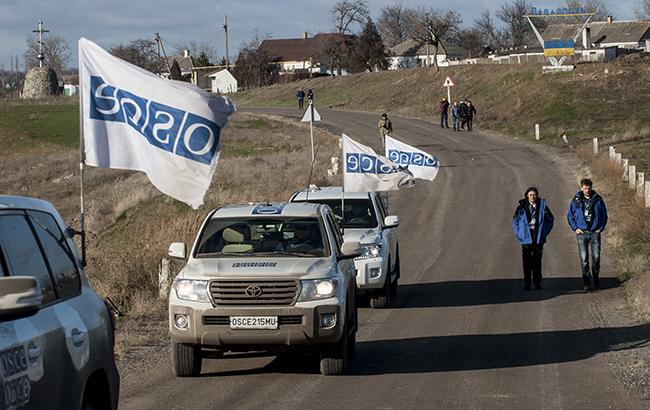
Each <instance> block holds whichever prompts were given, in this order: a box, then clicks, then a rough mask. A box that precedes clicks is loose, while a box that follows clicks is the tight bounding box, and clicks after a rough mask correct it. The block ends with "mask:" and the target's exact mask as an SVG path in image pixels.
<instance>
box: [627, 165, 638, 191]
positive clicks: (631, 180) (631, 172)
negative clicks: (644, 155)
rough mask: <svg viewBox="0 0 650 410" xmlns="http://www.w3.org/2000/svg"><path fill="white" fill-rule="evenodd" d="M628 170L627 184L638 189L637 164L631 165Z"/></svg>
mask: <svg viewBox="0 0 650 410" xmlns="http://www.w3.org/2000/svg"><path fill="white" fill-rule="evenodd" d="M627 170H628V172H627V186H628V187H629V188H630V189H636V165H630V166H629V167H628V168H627Z"/></svg>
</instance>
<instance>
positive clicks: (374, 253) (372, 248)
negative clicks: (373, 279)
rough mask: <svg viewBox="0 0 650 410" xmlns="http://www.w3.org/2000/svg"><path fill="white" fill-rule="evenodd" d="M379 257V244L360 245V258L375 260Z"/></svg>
mask: <svg viewBox="0 0 650 410" xmlns="http://www.w3.org/2000/svg"><path fill="white" fill-rule="evenodd" d="M380 255H381V243H366V244H361V256H359V257H360V258H376V257H378V256H380Z"/></svg>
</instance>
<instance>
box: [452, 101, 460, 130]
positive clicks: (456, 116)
mask: <svg viewBox="0 0 650 410" xmlns="http://www.w3.org/2000/svg"><path fill="white" fill-rule="evenodd" d="M451 122H452V125H453V126H454V131H460V107H458V101H454V105H452V106H451Z"/></svg>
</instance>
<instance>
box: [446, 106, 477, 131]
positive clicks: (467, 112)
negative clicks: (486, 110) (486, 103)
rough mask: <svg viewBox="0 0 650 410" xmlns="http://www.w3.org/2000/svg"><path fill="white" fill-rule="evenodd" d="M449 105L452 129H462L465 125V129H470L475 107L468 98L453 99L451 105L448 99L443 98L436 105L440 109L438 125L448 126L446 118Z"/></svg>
mask: <svg viewBox="0 0 650 410" xmlns="http://www.w3.org/2000/svg"><path fill="white" fill-rule="evenodd" d="M450 107H451V120H452V124H453V127H454V131H460V130H464V129H465V127H467V131H471V130H472V127H473V124H474V116H475V115H476V107H474V105H473V104H472V101H470V100H467V101H464V100H461V101H460V102H458V101H454V103H453V105H450V103H449V101H447V99H446V98H443V99H442V100H441V101H440V104H439V106H438V109H439V110H440V127H441V128H449V121H448V118H449V108H450Z"/></svg>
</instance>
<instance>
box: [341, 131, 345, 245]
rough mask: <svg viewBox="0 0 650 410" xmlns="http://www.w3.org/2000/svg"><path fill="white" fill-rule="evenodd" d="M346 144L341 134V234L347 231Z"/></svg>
mask: <svg viewBox="0 0 650 410" xmlns="http://www.w3.org/2000/svg"><path fill="white" fill-rule="evenodd" d="M344 146H345V145H344V143H343V135H341V159H342V160H343V161H342V162H341V163H342V164H343V183H342V184H341V236H343V234H344V233H345V227H344V225H345V149H344V148H343V147H344Z"/></svg>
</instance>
